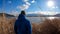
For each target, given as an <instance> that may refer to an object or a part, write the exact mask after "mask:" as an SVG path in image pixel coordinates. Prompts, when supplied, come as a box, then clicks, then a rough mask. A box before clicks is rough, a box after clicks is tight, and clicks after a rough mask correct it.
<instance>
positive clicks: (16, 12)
mask: <svg viewBox="0 0 60 34" xmlns="http://www.w3.org/2000/svg"><path fill="white" fill-rule="evenodd" d="M10 14H11V15H14V16H18V15H19V12H18V11H14V10H13V11H12V12H10Z"/></svg>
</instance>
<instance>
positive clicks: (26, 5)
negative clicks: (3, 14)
mask: <svg viewBox="0 0 60 34" xmlns="http://www.w3.org/2000/svg"><path fill="white" fill-rule="evenodd" d="M23 2H25V4H22V5H21V6H17V8H18V9H21V10H26V9H28V8H29V7H30V5H31V3H34V2H35V0H33V1H32V2H31V3H30V2H29V0H23Z"/></svg>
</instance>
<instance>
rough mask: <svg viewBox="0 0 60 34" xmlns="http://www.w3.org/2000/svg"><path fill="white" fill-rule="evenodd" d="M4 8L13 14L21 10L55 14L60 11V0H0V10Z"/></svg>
mask: <svg viewBox="0 0 60 34" xmlns="http://www.w3.org/2000/svg"><path fill="white" fill-rule="evenodd" d="M2 8H3V10H4V11H5V12H6V13H11V14H17V13H20V11H21V10H25V11H26V12H28V13H39V12H40V13H43V14H47V13H48V14H55V13H59V11H60V0H0V12H2Z"/></svg>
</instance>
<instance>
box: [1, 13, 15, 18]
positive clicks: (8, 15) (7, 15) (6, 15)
mask: <svg viewBox="0 0 60 34" xmlns="http://www.w3.org/2000/svg"><path fill="white" fill-rule="evenodd" d="M4 15H5V17H15V16H14V15H10V14H7V13H4ZM0 16H3V13H0Z"/></svg>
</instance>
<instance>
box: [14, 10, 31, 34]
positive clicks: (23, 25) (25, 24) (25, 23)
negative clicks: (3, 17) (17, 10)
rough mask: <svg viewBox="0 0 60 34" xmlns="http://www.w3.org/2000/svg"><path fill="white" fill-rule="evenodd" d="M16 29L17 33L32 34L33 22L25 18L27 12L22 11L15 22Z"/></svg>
mask: <svg viewBox="0 0 60 34" xmlns="http://www.w3.org/2000/svg"><path fill="white" fill-rule="evenodd" d="M14 30H15V33H16V34H31V33H32V30H31V24H30V21H29V20H27V19H26V18H25V12H24V11H21V14H20V15H19V16H18V19H17V20H16V22H15V25H14Z"/></svg>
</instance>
